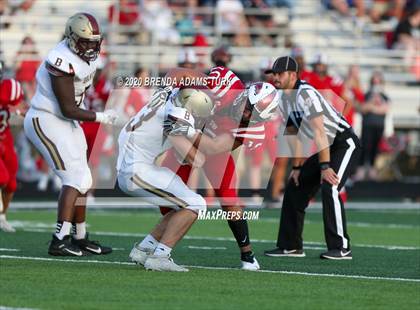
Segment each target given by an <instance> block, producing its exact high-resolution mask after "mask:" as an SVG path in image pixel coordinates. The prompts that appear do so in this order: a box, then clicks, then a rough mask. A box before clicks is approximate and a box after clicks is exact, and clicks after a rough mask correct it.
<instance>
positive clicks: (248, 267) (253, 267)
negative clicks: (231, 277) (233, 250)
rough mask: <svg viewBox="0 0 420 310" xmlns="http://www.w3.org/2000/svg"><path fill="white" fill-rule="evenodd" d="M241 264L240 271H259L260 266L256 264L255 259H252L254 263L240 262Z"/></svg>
mask: <svg viewBox="0 0 420 310" xmlns="http://www.w3.org/2000/svg"><path fill="white" fill-rule="evenodd" d="M241 263H242V267H241V269H242V270H248V271H257V270H260V264H258V261H257V259H256V258H255V257H254V261H253V262H252V263H250V262H246V261H243V260H241Z"/></svg>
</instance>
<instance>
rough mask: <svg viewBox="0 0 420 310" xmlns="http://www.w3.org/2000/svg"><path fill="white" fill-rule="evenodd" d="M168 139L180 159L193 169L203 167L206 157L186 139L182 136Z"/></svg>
mask: <svg viewBox="0 0 420 310" xmlns="http://www.w3.org/2000/svg"><path fill="white" fill-rule="evenodd" d="M168 139H169V141H171V143H172V145H173V146H174V148H175V150H176V151H177V152H178V154H179V155H180V156H181V158H183V159H185V160H186V161H187V162H188V163H189V164H191V165H192V166H193V167H196V168H199V167H202V166H203V165H204V162H205V161H206V157H205V156H204V155H203V153H201V152H200V151H199V150H197V148H195V147H194V146H193V144H192V143H191V141H189V140H188V139H187V138H185V137H183V136H169V137H168Z"/></svg>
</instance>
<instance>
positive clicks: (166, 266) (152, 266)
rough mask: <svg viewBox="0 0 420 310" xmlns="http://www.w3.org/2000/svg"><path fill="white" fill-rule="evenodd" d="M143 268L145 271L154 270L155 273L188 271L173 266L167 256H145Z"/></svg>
mask: <svg viewBox="0 0 420 310" xmlns="http://www.w3.org/2000/svg"><path fill="white" fill-rule="evenodd" d="M144 268H146V270H156V271H177V272H187V271H188V269H187V268H184V267H181V266H179V265H177V264H175V263H174V261H173V260H172V258H171V257H170V256H169V255H168V256H157V255H149V256H147V259H146V262H145V263H144Z"/></svg>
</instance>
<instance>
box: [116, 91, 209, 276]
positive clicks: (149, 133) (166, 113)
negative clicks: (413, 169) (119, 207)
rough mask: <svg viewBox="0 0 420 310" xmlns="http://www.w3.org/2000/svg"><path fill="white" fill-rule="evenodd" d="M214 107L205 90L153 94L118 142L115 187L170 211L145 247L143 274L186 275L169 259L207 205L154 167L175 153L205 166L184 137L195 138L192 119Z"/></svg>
mask: <svg viewBox="0 0 420 310" xmlns="http://www.w3.org/2000/svg"><path fill="white" fill-rule="evenodd" d="M213 107H214V104H213V101H212V99H211V98H210V96H209V95H208V94H206V93H205V91H204V90H199V89H191V88H185V89H181V90H180V89H179V88H175V89H172V87H167V88H165V89H159V90H158V91H156V92H155V93H154V95H153V96H152V98H151V99H150V101H149V104H148V105H146V106H145V107H143V108H142V109H141V110H140V112H138V113H137V115H136V116H134V117H133V118H132V119H131V120H130V121H129V122H128V123H127V124H126V125H125V127H124V128H123V129H122V130H121V133H120V136H119V138H118V145H119V154H118V162H117V170H118V184H119V187H120V188H121V189H122V190H123V191H124V192H126V193H127V194H129V195H132V196H140V197H144V198H145V199H146V200H147V201H148V202H150V203H152V204H154V205H163V206H168V207H171V208H173V209H174V212H170V213H168V214H167V215H165V216H164V217H163V218H162V220H161V222H160V223H159V224H158V225H157V226H156V227H155V229H154V230H153V231H152V233H151V234H150V235H148V240H147V241H146V242H149V241H150V242H151V243H153V244H154V247H153V248H151V247H150V248H148V251H147V254H148V255H147V260H146V254H145V255H144V257H143V259H144V261H142V264H144V266H145V268H146V269H152V270H159V271H188V270H187V269H186V268H183V267H181V266H179V265H177V264H175V263H174V262H173V261H172V260H171V258H170V253H171V250H172V248H173V247H174V246H175V245H176V243H177V242H178V241H179V240H180V239H181V238H182V237H183V236H184V234H185V233H186V232H187V231H188V230H189V228H190V227H191V225H192V224H193V223H194V222H195V220H196V219H197V216H198V213H199V212H200V211H201V210H206V201H205V200H204V198H203V197H201V196H200V195H199V194H197V193H195V192H194V191H192V190H191V189H190V188H188V186H187V185H186V184H185V183H184V182H183V181H182V180H181V178H180V177H179V176H177V175H176V174H175V173H174V172H173V171H172V170H170V169H168V168H165V167H159V166H157V165H156V164H155V160H156V158H157V157H158V156H159V155H160V154H162V153H163V152H165V151H166V150H168V149H170V148H172V147H174V148H175V149H176V151H177V152H178V153H179V155H180V157H182V158H185V159H186V160H187V161H188V162H190V163H191V164H192V165H193V166H195V167H201V166H202V165H203V164H204V160H205V157H204V155H203V154H202V153H200V152H199V151H198V150H197V149H196V148H194V147H193V144H192V142H190V141H189V140H188V137H190V138H192V137H193V135H194V134H195V133H196V129H195V119H194V118H195V117H208V116H210V115H211V112H212V109H213Z"/></svg>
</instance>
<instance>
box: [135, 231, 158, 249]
mask: <svg viewBox="0 0 420 310" xmlns="http://www.w3.org/2000/svg"><path fill="white" fill-rule="evenodd" d="M158 244H159V241H157V240H156V239H155V238H154V237H153V236H152V235H151V234H148V235H147V236H146V237H145V238H144V239H143V241H142V242H140V244H139V246H140V247H141V248H143V249H151V250H154V249H156V246H157V245H158Z"/></svg>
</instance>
